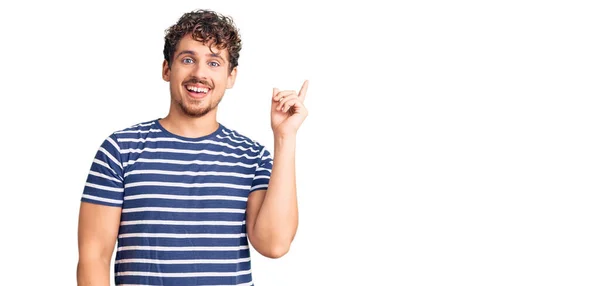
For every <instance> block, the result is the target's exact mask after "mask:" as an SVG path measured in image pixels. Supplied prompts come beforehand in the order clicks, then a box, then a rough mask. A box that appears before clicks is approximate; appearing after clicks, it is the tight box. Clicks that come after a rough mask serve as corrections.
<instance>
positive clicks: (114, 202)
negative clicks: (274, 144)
mask: <svg viewBox="0 0 600 286" xmlns="http://www.w3.org/2000/svg"><path fill="white" fill-rule="evenodd" d="M272 164H273V159H272V156H271V153H270V152H269V151H267V149H266V148H265V147H264V146H263V145H261V144H259V143H257V142H255V141H253V140H251V139H249V138H248V137H245V136H243V135H241V134H239V133H237V132H236V131H234V130H231V129H228V128H227V127H225V126H223V125H221V124H219V128H218V130H217V131H215V132H213V133H212V134H210V135H207V136H204V137H201V138H185V137H181V136H178V135H175V134H172V133H170V132H168V131H167V130H166V129H164V128H163V127H162V126H161V125H160V123H159V121H158V119H157V120H152V121H147V122H143V123H140V124H137V125H134V126H132V127H129V128H126V129H123V130H120V131H117V132H115V133H113V134H111V135H110V136H109V137H108V138H107V139H106V140H105V141H104V142H103V143H102V145H101V146H100V148H99V149H98V152H97V153H96V157H95V158H94V161H93V163H92V166H91V169H90V172H89V175H88V177H87V182H86V184H85V188H84V190H83V195H82V198H81V200H82V201H84V202H89V203H95V204H103V205H109V206H115V207H121V208H122V213H121V225H120V228H119V235H118V245H117V247H118V248H117V253H116V258H115V282H116V284H117V285H126V284H129V285H253V283H252V273H251V266H250V249H249V244H248V240H247V237H246V221H245V218H246V202H247V200H248V195H249V194H250V193H251V192H253V191H255V190H265V189H267V186H268V184H269V179H270V175H271V168H272Z"/></svg>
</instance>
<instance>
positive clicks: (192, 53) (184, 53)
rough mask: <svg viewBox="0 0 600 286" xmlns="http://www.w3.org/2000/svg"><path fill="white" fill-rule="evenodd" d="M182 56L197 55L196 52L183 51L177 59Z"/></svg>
mask: <svg viewBox="0 0 600 286" xmlns="http://www.w3.org/2000/svg"><path fill="white" fill-rule="evenodd" d="M181 55H192V56H195V55H196V53H195V52H194V51H190V50H183V51H181V52H179V53H178V54H177V56H176V57H175V58H178V57H180V56H181Z"/></svg>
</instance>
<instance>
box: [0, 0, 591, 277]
mask: <svg viewBox="0 0 600 286" xmlns="http://www.w3.org/2000/svg"><path fill="white" fill-rule="evenodd" d="M123 2H125V1H123ZM282 2H283V1H282ZM594 2H595V1H587V2H585V1H407V2H400V3H394V4H393V5H395V6H392V2H388V3H389V4H381V3H377V2H376V1H363V2H361V3H357V4H348V3H345V2H340V4H336V5H333V4H325V1H319V2H316V3H319V4H316V3H315V4H311V3H308V2H306V1H298V2H296V3H286V4H283V3H279V4H268V3H259V2H257V1H162V2H160V4H150V3H149V1H129V2H128V3H119V4H117V2H114V3H111V2H109V1H97V2H93V3H91V2H87V1H79V2H74V3H63V2H57V1H39V2H37V3H33V2H26V1H19V2H18V3H17V2H15V3H6V1H5V2H3V4H1V6H2V7H0V21H1V23H0V24H1V26H0V27H1V30H0V31H1V34H0V36H1V45H0V46H1V47H0V49H1V53H0V55H1V56H2V58H1V63H2V76H1V81H2V83H1V84H0V96H1V97H0V98H1V101H2V102H1V104H0V108H1V116H2V118H1V119H2V130H1V136H2V137H1V138H2V140H0V144H1V148H0V152H1V161H0V162H1V164H2V167H3V171H2V173H1V174H2V184H1V186H0V188H1V191H2V199H1V200H0V202H1V203H0V206H1V208H0V212H1V220H2V226H1V235H0V239H1V245H0V246H1V247H2V252H1V257H2V261H3V266H2V268H1V270H0V273H2V275H1V277H2V278H1V279H3V280H2V282H0V284H2V285H75V284H76V283H75V269H76V264H77V218H78V208H79V199H80V196H81V192H82V190H83V185H84V183H85V179H86V175H87V172H88V168H89V167H90V166H91V162H92V158H93V156H94V154H95V152H96V150H97V148H98V147H99V145H100V143H101V142H102V140H104V139H105V137H106V136H107V135H109V134H110V133H112V132H113V131H116V130H118V129H121V128H124V127H127V126H129V125H132V124H135V123H138V122H141V121H145V120H151V119H155V118H158V117H161V116H165V115H166V114H167V111H168V105H169V94H168V84H167V83H166V82H164V81H162V79H161V63H162V48H163V36H164V30H165V29H166V28H168V27H169V26H170V25H171V24H173V23H175V22H176V21H177V19H178V17H179V16H180V15H181V14H182V13H184V12H187V11H190V10H192V9H196V8H210V9H214V10H217V11H219V12H222V13H225V14H228V15H231V16H232V17H233V18H234V19H235V21H236V23H237V24H238V26H239V28H240V31H241V35H242V39H243V48H242V51H241V57H240V66H239V74H238V81H237V83H236V86H235V87H234V89H232V90H230V91H228V92H227V93H226V95H225V98H224V100H223V101H222V103H221V105H220V109H219V120H220V121H221V122H222V123H224V124H225V125H227V126H228V127H231V128H234V129H236V130H238V131H240V132H241V133H242V134H246V135H248V136H251V137H252V138H254V139H256V140H258V141H261V142H262V143H264V144H265V145H267V146H269V147H272V141H271V133H270V132H271V130H270V125H269V104H270V96H271V89H272V88H273V87H278V88H280V89H298V88H300V86H301V84H302V81H303V80H304V79H309V80H310V87H309V90H308V95H307V99H306V102H305V103H306V105H307V107H308V109H309V113H310V114H309V117H308V118H307V120H306V121H305V123H304V125H303V126H302V128H301V129H300V133H299V135H298V149H297V156H298V159H297V168H298V190H299V194H298V196H299V203H300V215H301V217H300V226H299V230H298V234H297V237H296V240H295V241H294V243H293V245H292V249H291V251H290V252H289V253H288V254H287V255H286V256H285V257H283V258H281V259H277V260H271V259H266V258H262V257H260V256H259V255H258V254H257V253H255V252H253V253H252V254H253V256H252V257H253V273H254V281H255V283H256V285H257V286H269V285H462V286H465V285H578V286H583V285H600V274H599V273H600V272H599V269H600V259H599V258H598V257H600V243H599V242H600V231H599V223H600V222H599V218H600V208H599V203H600V201H599V199H600V195H599V190H600V189H599V180H598V179H599V176H598V172H599V171H600V167H599V166H600V165H599V164H600V152H599V150H600V149H599V146H600V136H599V133H598V132H599V124H598V123H600V118H599V117H600V115H599V108H600V106H599V103H600V101H599V100H598V97H599V96H600V92H599V91H600V53H599V51H600V41H599V39H600V36H599V35H600V20H599V19H600V18H599V17H598V15H599V14H600V10H599V9H598V7H597V6H594V5H593V4H592V3H594ZM484 3H485V4H484ZM9 4H10V5H13V6H12V7H9ZM15 5H16V6H15Z"/></svg>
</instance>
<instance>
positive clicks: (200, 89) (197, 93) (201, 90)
mask: <svg viewBox="0 0 600 286" xmlns="http://www.w3.org/2000/svg"><path fill="white" fill-rule="evenodd" d="M185 89H186V90H187V91H188V93H189V94H190V95H191V96H192V97H196V98H203V97H204V96H206V94H208V92H209V91H210V88H208V87H204V86H194V85H185Z"/></svg>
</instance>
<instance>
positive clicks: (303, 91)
mask: <svg viewBox="0 0 600 286" xmlns="http://www.w3.org/2000/svg"><path fill="white" fill-rule="evenodd" d="M307 89H308V80H305V81H304V83H302V87H301V88H300V92H299V93H298V98H300V100H302V101H304V97H305V96H306V90H307Z"/></svg>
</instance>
